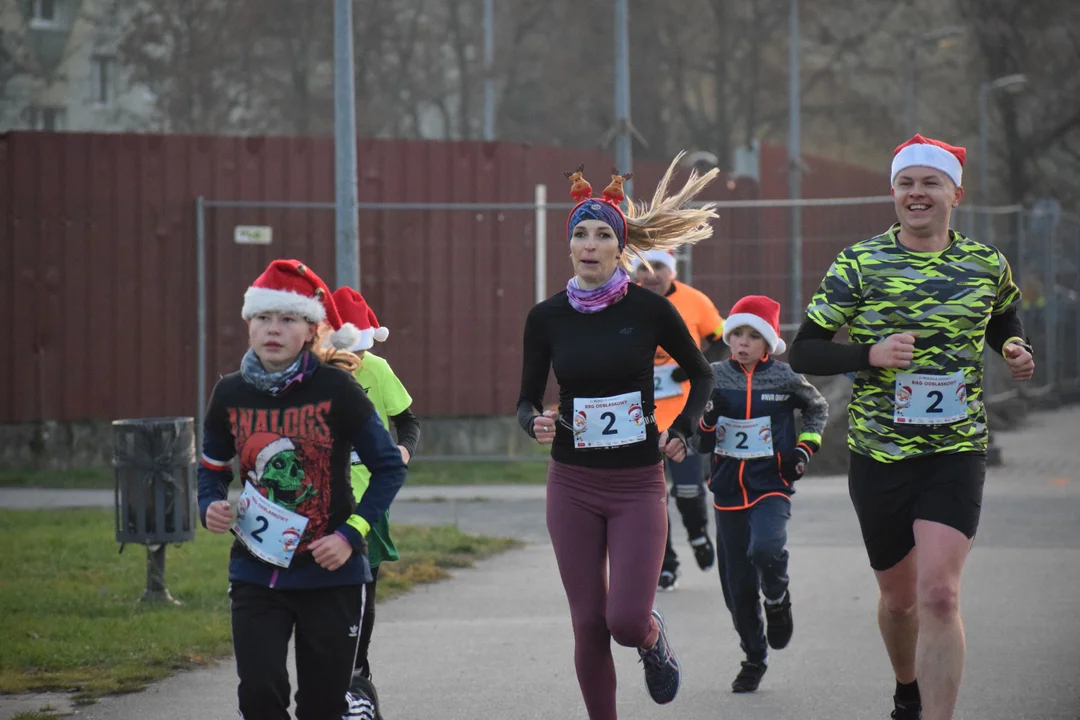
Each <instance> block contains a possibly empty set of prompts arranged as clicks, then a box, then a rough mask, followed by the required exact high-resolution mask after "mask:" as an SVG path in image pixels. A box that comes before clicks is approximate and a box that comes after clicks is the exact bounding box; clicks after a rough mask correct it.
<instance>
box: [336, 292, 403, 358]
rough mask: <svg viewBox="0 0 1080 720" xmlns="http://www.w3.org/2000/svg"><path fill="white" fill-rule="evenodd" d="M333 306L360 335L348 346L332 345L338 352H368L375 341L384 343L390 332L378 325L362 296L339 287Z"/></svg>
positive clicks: (373, 313)
mask: <svg viewBox="0 0 1080 720" xmlns="http://www.w3.org/2000/svg"><path fill="white" fill-rule="evenodd" d="M334 305H335V306H337V309H338V312H339V313H341V317H342V318H343V319H344V320H346V321H347V322H349V323H350V324H352V325H355V326H356V327H357V328H358V329H359V331H360V334H359V335H358V336H357V337H356V339H355V340H353V341H352V342H351V343H350V344H348V345H344V344H342V345H339V344H338V343H336V342H335V343H334V347H336V348H337V349H338V350H353V351H358V350H370V349H371V347H372V346H373V345H375V341H376V340H378V341H379V342H385V341H386V338H388V337H389V336H390V330H389V329H388V328H384V327H382V326H381V325H379V319H378V318H377V317H375V311H374V310H372V309H371V306H370V305H368V304H367V301H366V300H364V296H363V295H361V294H360V293H359V292H357V291H356V290H353V289H352V288H351V287H340V288H338V289H337V290H335V291H334Z"/></svg>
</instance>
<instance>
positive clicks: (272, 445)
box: [240, 432, 296, 481]
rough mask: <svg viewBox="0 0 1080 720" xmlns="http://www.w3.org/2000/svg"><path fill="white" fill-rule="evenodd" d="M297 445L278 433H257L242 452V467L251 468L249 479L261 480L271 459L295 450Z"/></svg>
mask: <svg viewBox="0 0 1080 720" xmlns="http://www.w3.org/2000/svg"><path fill="white" fill-rule="evenodd" d="M295 449H296V445H294V444H293V441H292V440H290V439H289V438H287V437H282V436H281V435H278V434H277V433H271V432H257V433H253V434H252V435H250V436H249V437H248V439H247V441H246V442H245V443H244V447H243V449H242V450H241V451H240V466H241V467H246V468H251V470H249V471H248V477H250V478H251V479H252V480H256V481H257V480H259V479H261V478H262V476H263V473H264V472H265V471H266V463H268V462H270V458H272V457H274V456H275V455H277V454H278V453H282V452H285V451H286V450H295Z"/></svg>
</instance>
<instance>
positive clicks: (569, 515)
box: [547, 460, 668, 720]
mask: <svg viewBox="0 0 1080 720" xmlns="http://www.w3.org/2000/svg"><path fill="white" fill-rule="evenodd" d="M667 522H668V516H667V485H666V483H665V481H664V465H663V463H657V464H656V465H650V466H648V467H642V468H625V469H619V470H600V469H592V468H583V467H577V466H574V465H564V464H562V463H559V462H556V461H554V460H552V461H551V465H550V466H549V468H548V481H547V526H548V533H549V534H550V535H551V544H552V545H554V547H555V559H556V561H557V562H558V564H559V575H560V576H561V577H562V582H563V588H565V590H566V599H567V600H568V601H569V602H570V619H571V621H572V622H573V625H574V665H575V666H576V667H577V676H578V684H579V685H580V686H581V694H582V696H584V698H585V708H586V710H588V713H589V720H616V714H615V662H614V660H613V659H612V657H611V639H612V638H614V639H615V642H617V643H619V644H620V645H623V646H626V647H641V646H644V645H645V641H646V640H647V639H648V638H649V635H651V634H652V632H653V630H654V628H655V623H654V621H653V619H652V607H653V600H655V598H656V582H657V580H658V579H659V577H660V566H661V564H662V563H663V561H664V547H665V545H666V544H667ZM607 565H610V573H609V572H608V567H607ZM609 575H610V582H609V577H608V576H609ZM609 586H610V589H609Z"/></svg>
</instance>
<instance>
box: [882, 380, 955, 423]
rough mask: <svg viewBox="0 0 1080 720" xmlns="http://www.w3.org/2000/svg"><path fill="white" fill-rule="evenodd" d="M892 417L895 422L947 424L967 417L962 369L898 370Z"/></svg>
mask: <svg viewBox="0 0 1080 720" xmlns="http://www.w3.org/2000/svg"><path fill="white" fill-rule="evenodd" d="M893 407H894V408H895V409H894V410H893V420H894V421H895V422H896V423H897V424H898V425H948V424H949V423H954V422H957V421H959V420H964V419H965V418H967V385H966V384H965V382H964V372H963V371H962V370H958V371H957V372H954V373H952V374H951V375H929V374H923V373H897V375H896V395H895V397H894V399H893Z"/></svg>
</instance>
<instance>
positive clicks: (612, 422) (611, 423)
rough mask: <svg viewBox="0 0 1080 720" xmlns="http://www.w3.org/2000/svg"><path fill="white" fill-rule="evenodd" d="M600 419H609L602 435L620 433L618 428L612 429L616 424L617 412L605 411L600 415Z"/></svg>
mask: <svg viewBox="0 0 1080 720" xmlns="http://www.w3.org/2000/svg"><path fill="white" fill-rule="evenodd" d="M600 419H601V420H607V421H608V423H607V427H606V428H604V430H603V432H602V433H600V434H601V435H618V434H619V431H618V430H613V429H612V428H613V426H614V425H615V413H613V412H606V413H604V414H603V415H601V416H600Z"/></svg>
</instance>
